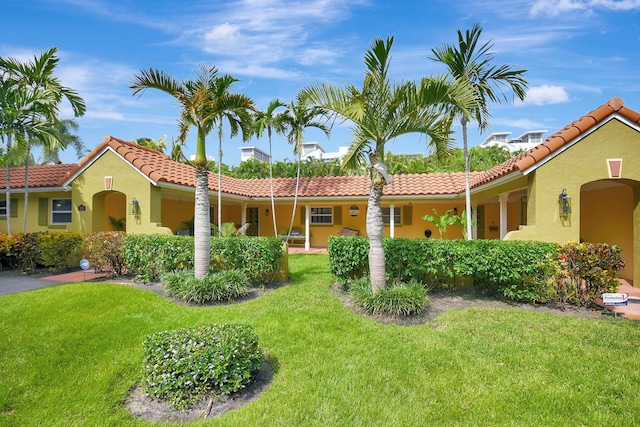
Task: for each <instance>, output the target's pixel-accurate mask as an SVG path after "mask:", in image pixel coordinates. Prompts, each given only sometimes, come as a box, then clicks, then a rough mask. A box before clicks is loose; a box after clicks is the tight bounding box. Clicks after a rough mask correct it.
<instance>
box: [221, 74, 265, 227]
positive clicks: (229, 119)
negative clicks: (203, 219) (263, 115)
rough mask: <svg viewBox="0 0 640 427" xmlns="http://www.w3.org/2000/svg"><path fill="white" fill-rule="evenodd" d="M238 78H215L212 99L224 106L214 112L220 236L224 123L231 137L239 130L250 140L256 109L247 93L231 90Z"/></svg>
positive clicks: (245, 138) (243, 137)
mask: <svg viewBox="0 0 640 427" xmlns="http://www.w3.org/2000/svg"><path fill="white" fill-rule="evenodd" d="M237 81H238V79H236V78H235V77H232V76H230V75H228V74H225V75H223V76H220V77H217V78H216V79H215V80H214V82H213V83H214V84H213V87H214V88H215V90H214V91H213V93H212V95H213V97H212V101H213V102H214V103H216V104H218V105H219V107H222V108H215V111H216V112H215V113H213V114H212V118H213V121H214V123H215V124H216V125H217V128H218V209H217V210H218V236H222V234H221V231H220V230H221V228H220V226H221V224H222V136H223V129H224V124H225V123H227V124H228V125H229V128H230V133H229V136H230V137H232V138H233V137H234V136H236V135H237V134H238V132H242V140H243V141H248V140H249V138H250V137H251V125H252V123H253V119H252V116H251V113H250V111H253V110H254V109H255V105H254V103H253V101H252V100H251V99H249V98H248V97H247V96H245V95H241V94H234V93H231V92H229V90H230V89H231V85H232V84H233V83H235V82H237ZM228 100H233V101H234V103H233V104H228Z"/></svg>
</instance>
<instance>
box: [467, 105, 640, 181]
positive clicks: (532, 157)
mask: <svg viewBox="0 0 640 427" xmlns="http://www.w3.org/2000/svg"><path fill="white" fill-rule="evenodd" d="M615 113H617V114H620V115H621V116H623V117H625V118H626V119H627V120H629V121H631V122H633V123H637V124H640V113H637V112H635V111H633V110H631V109H629V108H627V107H625V106H624V101H622V99H620V98H611V99H610V100H609V101H607V102H606V103H604V104H602V105H601V106H599V107H598V108H596V109H595V110H593V111H591V112H590V113H587V114H585V115H584V116H582V117H580V118H579V119H578V120H576V121H574V122H572V123H570V124H569V125H567V126H565V127H564V128H562V129H560V130H559V131H558V132H556V133H554V134H552V135H550V136H549V137H548V138H547V139H546V140H545V141H544V142H543V143H541V144H540V145H537V146H535V147H533V148H532V149H530V150H528V151H525V152H524V153H522V154H520V155H519V156H516V157H513V158H511V159H509V160H507V161H506V162H504V163H502V164H499V165H498V166H496V167H494V168H493V169H490V170H488V171H485V172H483V173H482V174H481V175H480V176H479V177H478V178H477V179H475V180H473V181H472V183H471V187H472V188H473V187H477V186H479V185H482V184H485V183H487V182H490V181H493V180H494V179H496V178H500V177H502V176H505V175H507V174H510V173H512V172H515V171H519V172H524V171H525V170H527V169H529V168H531V167H532V166H534V165H536V164H538V163H540V162H541V161H542V160H544V159H546V158H547V157H548V156H550V155H552V154H553V153H555V152H556V151H558V150H560V149H561V148H562V147H563V146H565V145H567V144H570V143H571V142H572V141H573V140H575V139H576V138H577V137H579V136H581V135H584V134H585V133H587V132H588V131H590V130H591V129H592V128H593V127H595V126H596V125H598V124H600V123H602V122H604V121H605V120H606V119H607V118H608V117H609V116H611V115H612V114H615Z"/></svg>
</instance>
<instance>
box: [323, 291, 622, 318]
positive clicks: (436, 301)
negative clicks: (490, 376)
mask: <svg viewBox="0 0 640 427" xmlns="http://www.w3.org/2000/svg"><path fill="white" fill-rule="evenodd" d="M331 291H332V293H333V294H334V295H335V296H336V297H337V298H338V299H340V300H341V301H342V302H343V303H344V305H345V306H346V307H348V308H349V309H350V310H351V311H353V312H354V313H357V314H360V315H363V316H367V317H369V318H371V319H373V320H375V321H377V322H380V323H385V324H396V325H404V326H410V325H419V324H422V323H425V322H428V321H430V320H433V319H435V318H436V317H438V316H440V315H441V314H444V313H446V312H447V311H450V310H460V309H465V308H471V307H492V308H504V309H521V310H534V311H538V312H541V313H554V314H561V315H565V316H574V317H583V318H589V319H602V318H606V317H607V316H609V317H610V313H611V312H610V311H608V310H603V309H602V308H585V307H574V306H566V307H560V306H550V305H546V304H525V303H518V302H513V301H501V300H497V299H495V298H487V297H485V296H483V295H479V294H477V293H475V292H471V291H458V292H454V291H450V290H437V291H431V292H430V293H429V298H430V299H431V304H430V305H429V307H427V309H426V310H425V311H424V312H423V313H421V314H419V315H416V316H407V317H405V316H388V315H382V314H371V313H367V312H366V311H365V310H363V309H362V308H360V307H359V306H357V305H356V304H355V303H354V302H353V298H352V297H351V295H350V294H349V293H348V292H345V291H343V290H342V289H340V286H339V285H338V284H334V285H333V286H332V287H331Z"/></svg>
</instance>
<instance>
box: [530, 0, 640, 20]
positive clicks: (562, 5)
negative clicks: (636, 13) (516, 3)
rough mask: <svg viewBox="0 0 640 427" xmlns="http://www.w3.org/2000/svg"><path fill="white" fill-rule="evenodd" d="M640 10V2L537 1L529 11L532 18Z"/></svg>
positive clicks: (596, 0)
mask: <svg viewBox="0 0 640 427" xmlns="http://www.w3.org/2000/svg"><path fill="white" fill-rule="evenodd" d="M635 9H637V10H640V0H537V1H536V2H534V3H533V5H532V6H531V9H529V14H530V15H531V16H534V17H535V16H538V15H548V16H557V15H559V14H561V13H565V12H571V11H576V10H581V11H585V12H588V13H591V12H594V11H597V10H613V11H626V10H635Z"/></svg>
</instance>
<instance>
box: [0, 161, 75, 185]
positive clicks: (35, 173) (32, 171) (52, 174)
mask: <svg viewBox="0 0 640 427" xmlns="http://www.w3.org/2000/svg"><path fill="white" fill-rule="evenodd" d="M75 166H76V165H74V164H58V165H42V166H35V165H34V166H29V187H31V188H47V187H60V186H61V183H60V182H61V180H62V178H64V176H66V174H67V173H68V172H69V171H70V170H72V169H74V168H75ZM24 169H25V168H24V166H21V167H17V168H11V175H10V177H9V179H10V180H11V181H10V182H9V185H10V186H11V188H24V183H25V181H24ZM0 188H1V189H6V188H7V170H6V169H5V168H0Z"/></svg>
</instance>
